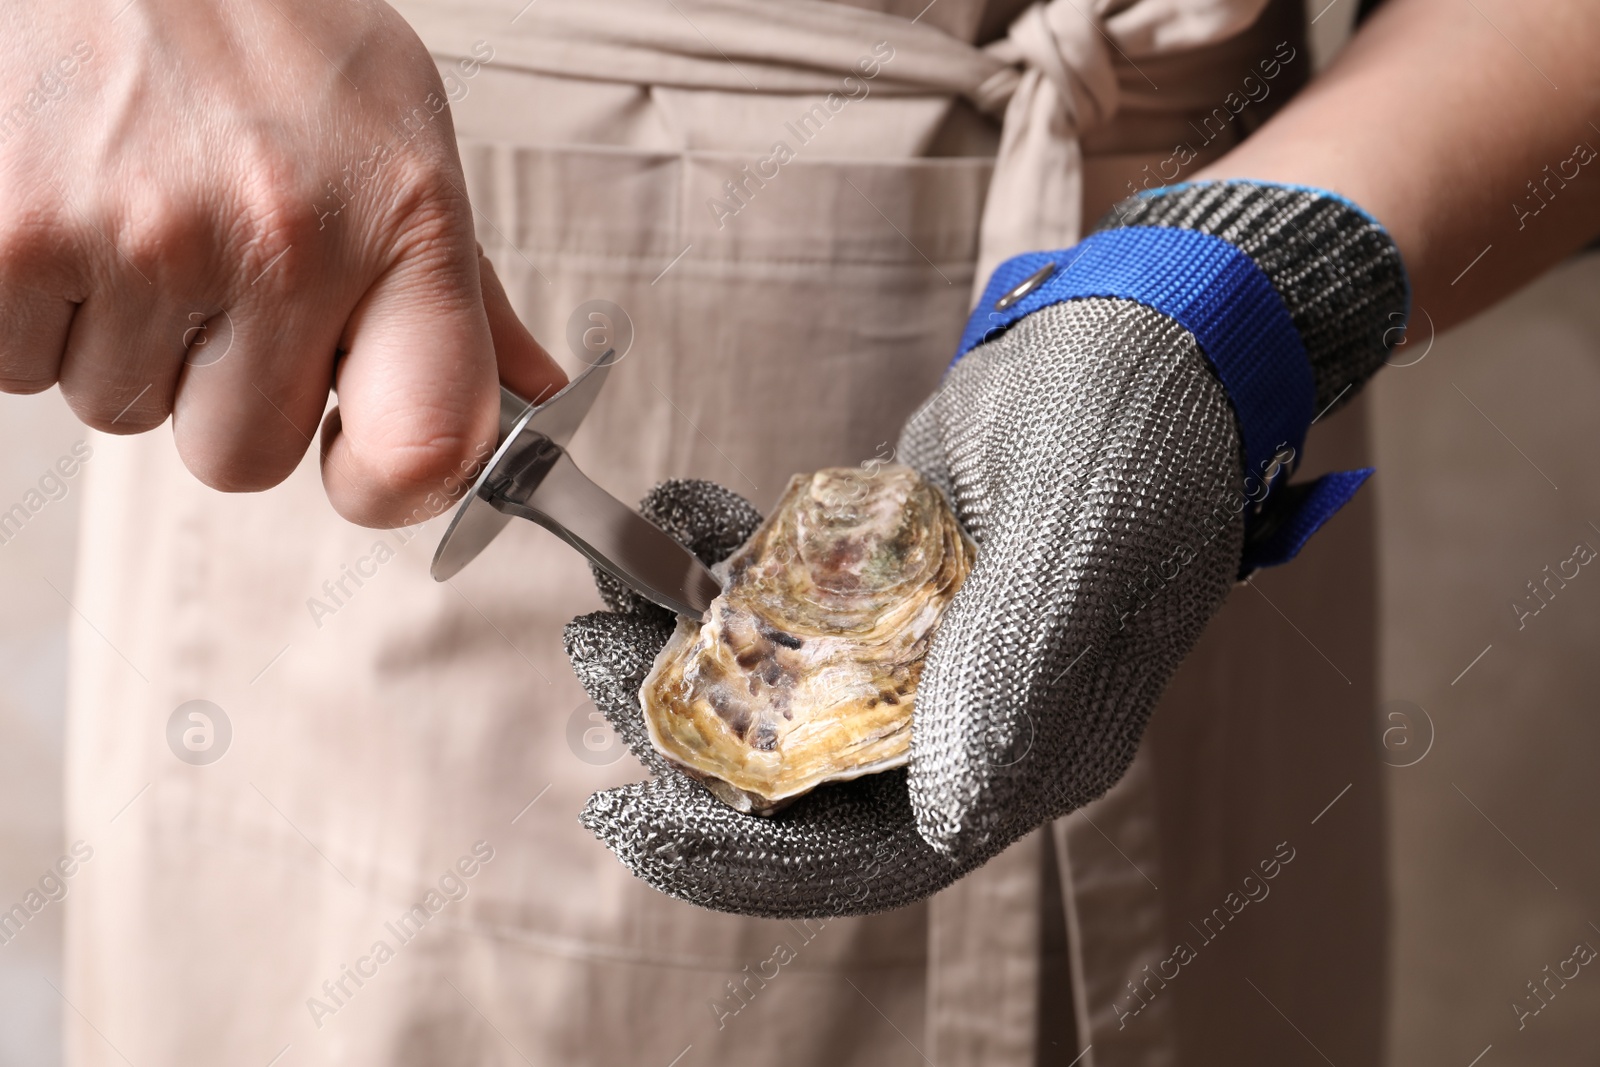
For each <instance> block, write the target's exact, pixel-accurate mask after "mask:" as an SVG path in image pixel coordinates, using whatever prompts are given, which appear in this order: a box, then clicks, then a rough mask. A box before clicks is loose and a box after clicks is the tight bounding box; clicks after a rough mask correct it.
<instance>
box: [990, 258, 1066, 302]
mask: <svg viewBox="0 0 1600 1067" xmlns="http://www.w3.org/2000/svg"><path fill="white" fill-rule="evenodd" d="M1055 272H1056V264H1055V261H1054V260H1051V261H1050V262H1049V263H1046V264H1045V265H1044V266H1042V267H1040V268H1039V269H1038V270H1036V271H1034V272H1033V273H1032V274H1030V275H1028V276H1027V277H1026V278H1024V279H1022V281H1021V282H1019V283H1018V284H1017V285H1016V286H1014V287H1012V288H1011V289H1009V290H1007V291H1006V293H1005V294H1004V295H1003V296H1001V297H1000V299H999V300H996V301H995V302H994V309H995V310H996V311H1004V310H1005V309H1006V308H1008V307H1010V306H1011V305H1012V304H1015V303H1016V302H1017V301H1018V300H1021V299H1022V298H1023V297H1025V296H1027V295H1028V294H1029V293H1031V292H1033V291H1034V290H1035V289H1037V288H1039V286H1041V285H1043V284H1044V280H1045V279H1046V278H1048V277H1050V275H1052V274H1054V273H1055Z"/></svg>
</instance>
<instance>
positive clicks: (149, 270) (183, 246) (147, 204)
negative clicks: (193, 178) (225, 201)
mask: <svg viewBox="0 0 1600 1067" xmlns="http://www.w3.org/2000/svg"><path fill="white" fill-rule="evenodd" d="M195 203H196V201H186V200H185V198H182V197H179V196H177V195H173V194H172V193H169V192H162V191H157V190H155V189H146V190H143V191H142V192H141V193H139V194H136V195H133V196H130V198H129V200H128V203H127V204H126V205H125V207H124V210H123V218H122V224H121V225H120V226H119V227H118V231H117V234H116V254H114V255H111V256H110V258H109V259H108V260H107V265H108V266H109V267H110V269H112V270H113V271H117V272H119V273H120V272H121V270H122V268H123V267H124V265H125V264H126V265H128V266H131V267H133V269H134V270H136V271H137V272H138V273H139V275H140V276H142V277H143V278H144V279H145V281H146V282H149V283H151V284H154V281H153V280H154V279H156V278H158V277H164V276H170V275H171V274H172V269H173V268H174V267H175V266H177V265H179V264H182V263H185V262H191V261H192V260H193V259H194V256H195V254H196V252H197V250H201V249H204V248H205V247H206V230H207V227H206V226H205V224H204V223H203V222H202V220H201V218H200V214H199V212H198V210H197V209H196V207H195Z"/></svg>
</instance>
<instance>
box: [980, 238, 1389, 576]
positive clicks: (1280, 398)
mask: <svg viewBox="0 0 1600 1067" xmlns="http://www.w3.org/2000/svg"><path fill="white" fill-rule="evenodd" d="M1088 297H1106V298H1111V299H1122V300H1132V301H1135V302H1136V303H1139V304H1143V305H1145V306H1146V307H1149V308H1151V309H1153V310H1155V311H1159V312H1161V313H1162V314H1163V315H1166V316H1167V317H1169V318H1171V319H1173V320H1174V321H1176V322H1177V323H1178V324H1179V325H1181V326H1182V327H1184V328H1185V329H1187V330H1188V331H1189V332H1190V333H1192V334H1194V337H1195V340H1196V341H1198V342H1199V345H1200V350H1201V351H1202V352H1203V353H1204V354H1205V356H1206V358H1207V359H1208V360H1209V361H1210V363H1211V365H1212V367H1213V368H1214V369H1215V370H1216V373H1217V377H1218V378H1219V379H1220V380H1221V381H1222V386H1223V388H1224V389H1225V390H1226V391H1227V394H1228V397H1229V399H1230V400H1231V401H1232V403H1233V409H1234V413H1235V415H1236V416H1237V418H1238V425H1239V435H1240V438H1241V443H1242V445H1243V450H1244V463H1245V485H1244V489H1245V497H1246V499H1245V500H1244V501H1242V502H1241V504H1242V506H1243V507H1244V508H1245V509H1246V511H1245V550H1244V558H1243V560H1242V561H1241V563H1240V576H1241V577H1243V576H1246V575H1248V574H1249V573H1251V572H1252V571H1254V570H1255V569H1256V568H1258V567H1266V566H1273V565H1275V564H1279V563H1286V562H1288V561H1289V560H1290V559H1292V558H1294V556H1295V555H1296V554H1297V553H1298V552H1299V551H1300V548H1301V547H1302V546H1303V545H1304V544H1305V543H1306V541H1307V540H1309V539H1310V537H1311V535H1312V534H1314V533H1315V532H1316V531H1317V530H1318V529H1319V528H1320V527H1321V526H1322V524H1323V523H1324V522H1326V521H1327V520H1328V519H1329V518H1330V517H1331V516H1332V515H1333V513H1334V512H1335V511H1337V510H1338V509H1339V508H1340V507H1342V506H1343V505H1344V504H1345V503H1346V502H1348V501H1349V499H1350V498H1351V497H1352V496H1353V495H1354V494H1355V492H1356V490H1357V489H1358V488H1359V487H1360V486H1361V483H1362V482H1364V481H1365V480H1366V478H1367V477H1368V476H1369V475H1370V474H1371V473H1372V471H1371V470H1370V469H1367V470H1365V471H1357V472H1346V473H1342V474H1339V475H1328V476H1325V477H1323V478H1321V479H1318V480H1317V481H1316V482H1313V483H1311V484H1310V485H1309V486H1296V487H1294V490H1295V491H1292V492H1285V491H1283V490H1282V489H1281V488H1279V486H1280V485H1281V484H1282V483H1284V482H1287V481H1288V476H1289V473H1290V472H1291V471H1292V470H1293V468H1294V466H1295V465H1296V464H1297V463H1298V462H1299V459H1300V456H1301V452H1302V450H1303V449H1304V446H1305V435H1306V430H1307V429H1308V428H1309V426H1310V424H1311V421H1312V418H1313V416H1314V414H1315V413H1314V412H1313V410H1312V409H1313V407H1314V406H1315V404H1316V383H1315V380H1314V379H1313V377H1312V373H1311V363H1310V360H1309V359H1308V358H1307V356H1306V351H1305V346H1304V345H1303V344H1302V343H1301V340H1300V335H1299V333H1298V332H1297V331H1296V330H1295V326H1294V321H1293V320H1292V319H1291V318H1290V316H1289V309H1288V308H1287V307H1286V306H1285V305H1284V302H1283V298H1282V297H1280V296H1279V295H1278V291H1277V290H1276V289H1275V288H1273V285H1272V281H1271V279H1269V278H1268V277H1267V275H1266V274H1265V273H1264V272H1263V271H1262V270H1261V268H1260V267H1258V266H1257V265H1256V263H1255V261H1254V260H1252V259H1251V258H1250V257H1249V256H1248V255H1246V254H1245V253H1243V252H1241V251H1240V250H1239V249H1237V248H1235V247H1234V246H1233V245H1231V244H1229V243H1228V242H1226V241H1224V240H1222V239H1221V238H1219V237H1214V236H1212V235H1211V234H1207V233H1201V232H1199V231H1198V230H1183V229H1176V228H1169V227H1162V226H1130V227H1125V228H1122V229H1114V230H1105V231H1102V232H1100V233H1096V234H1092V235H1091V236H1089V237H1087V238H1085V239H1084V240H1083V241H1082V242H1080V243H1079V244H1078V245H1076V246H1075V247H1073V248H1070V249H1064V250H1061V251H1057V252H1029V253H1027V254H1025V255H1021V256H1017V257H1015V258H1013V259H1009V260H1007V261H1006V262H1004V263H1002V264H1001V265H1000V267H999V268H998V269H997V270H996V271H995V273H994V275H993V277H991V278H990V279H989V284H988V286H987V287H986V288H985V289H984V294H983V298H982V299H981V300H980V301H979V302H978V307H977V309H976V310H975V311H973V313H972V316H971V318H969V319H968V320H967V327H966V330H965V331H964V332H963V333H962V336H961V345H960V348H959V349H958V350H957V353H956V360H959V359H960V358H961V357H962V356H964V355H966V354H967V353H968V352H969V351H971V350H972V349H973V348H976V347H977V346H978V345H980V344H983V343H985V342H986V341H991V340H993V339H994V338H996V337H998V336H1000V334H1002V333H1004V332H1005V331H1006V330H1007V329H1009V328H1010V327H1011V325H1012V324H1014V323H1015V322H1017V321H1018V320H1020V319H1021V318H1023V317H1024V316H1026V315H1029V314H1031V313H1033V312H1035V311H1038V310H1039V309H1040V308H1044V307H1049V306H1050V305H1052V304H1059V303H1062V302H1064V301H1068V300H1081V299H1084V298H1088ZM953 365H954V361H952V366H953Z"/></svg>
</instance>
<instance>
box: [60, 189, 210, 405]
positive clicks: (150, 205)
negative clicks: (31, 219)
mask: <svg viewBox="0 0 1600 1067" xmlns="http://www.w3.org/2000/svg"><path fill="white" fill-rule="evenodd" d="M190 200H195V201H196V203H191V202H189V201H190ZM196 204H197V198H184V197H180V196H171V197H165V196H163V197H151V198H147V199H146V200H144V201H143V202H141V203H138V204H137V205H134V206H124V207H123V208H122V209H121V210H119V211H117V212H106V211H99V210H98V209H96V208H94V207H92V206H84V207H79V208H76V209H74V210H75V213H77V215H78V217H80V218H82V219H83V220H84V222H85V224H86V225H87V226H89V227H90V228H92V229H93V230H94V231H95V232H96V235H97V237H98V238H99V242H98V243H97V244H96V243H91V244H90V245H89V249H90V258H89V265H88V268H87V277H86V278H85V284H86V287H87V293H86V296H85V298H84V299H83V301H82V302H81V303H80V304H79V306H78V309H77V311H76V313H75V314H74V315H73V317H72V325H71V327H70V329H69V330H68V333H67V339H66V344H65V346H64V350H63V352H62V356H61V369H60V382H61V394H62V396H63V397H65V398H66V401H67V404H68V406H70V407H71V408H72V411H73V413H74V414H76V415H77V416H78V418H80V419H81V420H83V422H85V423H86V424H88V425H89V426H92V427H94V428H95V429H98V430H103V431H106V432H108V433H140V432H143V431H145V430H148V429H151V428H152V427H155V426H159V425H160V424H161V423H162V422H163V421H165V419H166V417H167V415H168V414H169V413H170V412H171V410H172V399H173V395H174V393H175V392H176V386H177V381H178V373H179V370H180V369H181V368H182V366H183V359H184V354H185V347H186V342H187V340H188V339H189V337H190V336H191V328H192V327H193V326H194V325H195V323H194V322H193V321H192V320H190V319H189V318H188V315H189V313H190V312H191V311H193V310H194V308H195V307H196V306H206V305H210V306H211V307H213V308H214V307H215V303H214V301H215V300H216V297H217V293H216V291H215V289H214V283H213V282H212V281H210V280H209V279H207V277H206V274H205V269H204V265H202V264H199V263H197V262H196V261H195V260H194V259H192V258H190V257H188V256H186V255H182V254H174V250H175V249H193V248H205V247H209V246H210V244H211V242H210V240H209V236H210V229H209V226H208V224H207V223H206V221H205V219H204V218H203V217H202V215H201V212H200V209H199V207H198V206H196Z"/></svg>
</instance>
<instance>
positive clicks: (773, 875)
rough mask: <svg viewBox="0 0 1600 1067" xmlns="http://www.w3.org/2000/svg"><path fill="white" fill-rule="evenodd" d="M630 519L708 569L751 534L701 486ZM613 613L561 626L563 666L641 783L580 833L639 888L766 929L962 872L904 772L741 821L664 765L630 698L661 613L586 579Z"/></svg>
mask: <svg viewBox="0 0 1600 1067" xmlns="http://www.w3.org/2000/svg"><path fill="white" fill-rule="evenodd" d="M640 511H641V512H643V514H644V515H645V516H646V517H647V518H649V519H650V520H651V521H652V522H654V523H656V524H657V525H658V526H660V527H662V528H663V529H664V530H666V531H667V532H668V533H670V534H672V535H673V536H674V537H676V538H677V539H678V540H679V541H680V542H681V543H682V544H684V545H685V546H687V547H688V548H689V549H690V550H691V551H693V552H694V553H695V554H696V555H697V556H699V557H700V559H701V561H702V562H704V563H706V564H707V565H710V564H714V563H717V562H719V561H720V560H722V559H723V558H725V557H727V556H728V555H730V554H731V553H732V552H733V550H734V549H735V548H737V547H739V545H740V544H742V543H743V542H744V541H745V540H746V539H747V538H748V537H749V536H750V534H751V533H752V532H753V531H754V530H755V528H756V526H757V525H758V524H759V523H760V521H761V516H760V515H759V514H757V513H756V510H755V509H754V508H753V507H751V506H750V505H749V504H748V503H746V502H745V501H744V500H743V499H741V498H740V497H739V496H737V495H736V494H734V493H732V492H731V491H729V490H727V489H724V488H722V487H721V486H719V485H715V484H713V483H711V482H694V481H684V482H666V483H663V484H662V485H659V486H657V487H656V488H655V489H654V490H652V491H651V492H650V494H649V495H648V496H647V497H646V498H645V500H644V503H643V504H642V505H641V507H640ZM596 580H597V582H598V584H599V586H600V592H601V597H602V598H603V599H604V600H605V601H606V603H607V605H609V606H610V607H611V608H612V610H611V611H599V612H595V613H593V614H590V615H584V616H582V617H581V618H577V619H574V620H573V621H572V622H571V623H569V624H568V626H567V631H566V648H567V655H568V656H569V657H571V659H572V665H573V668H574V669H575V670H576V671H577V674H578V678H579V680H581V681H582V682H583V685H584V688H585V689H587V690H588V692H589V696H590V698H591V699H592V700H593V701H594V703H595V706H596V707H597V708H599V709H600V710H601V711H602V712H603V713H604V714H605V716H606V718H607V719H608V720H610V722H611V724H612V726H613V727H615V728H616V730H617V733H618V734H619V735H620V736H621V737H622V740H623V741H624V742H625V743H626V744H627V746H628V748H629V749H630V750H631V751H632V752H633V754H634V755H635V756H637V757H638V758H639V761H640V762H642V763H643V764H644V765H645V766H646V767H648V768H649V769H650V771H651V773H652V774H653V775H654V777H653V778H651V779H650V780H648V781H644V782H638V783H635V784H633V785H627V786H622V787H621V788H618V789H608V790H605V791H603V792H600V793H596V794H595V795H594V796H593V797H592V798H591V799H590V800H589V803H588V805H587V806H586V807H585V808H584V810H583V815H582V821H583V824H584V825H585V826H586V827H588V828H589V829H590V830H591V831H593V832H594V834H595V835H596V836H597V837H599V838H600V839H601V840H602V841H604V842H605V843H606V845H607V846H609V847H610V848H611V850H612V851H613V852H615V853H616V854H617V857H618V858H619V859H621V860H622V862H623V863H624V864H626V865H627V867H628V869H629V870H631V871H633V873H634V874H636V875H638V876H639V877H640V878H642V879H643V880H644V881H646V882H648V883H649V884H650V885H652V886H654V887H656V888H657V889H659V890H661V891H662V892H664V893H670V894H671V895H673V896H675V897H678V898H679V899H681V900H687V901H690V902H691V903H694V904H699V905H701V906H703V907H707V908H714V909H717V910H719V911H732V912H738V913H742V914H746V915H763V916H767V917H770V918H806V917H812V916H823V915H857V914H864V913H866V912H871V911H881V910H883V909H885V908H892V907H898V906H900V905H903V904H909V903H911V902H913V901H916V900H920V899H922V898H923V897H925V896H927V895H929V894H930V893H933V892H936V891H938V890H939V889H942V888H944V887H945V886H946V885H949V884H950V883H951V882H952V881H954V880H955V879H956V878H957V877H958V876H959V875H961V874H963V873H965V870H966V869H968V868H966V867H962V866H960V865H958V864H955V863H952V862H950V861H949V860H947V859H945V858H944V857H942V856H939V855H938V854H937V853H935V852H934V851H933V849H931V848H930V847H929V846H928V844H927V842H926V841H924V840H923V839H922V837H921V836H920V835H919V834H918V833H917V830H916V823H915V821H914V819H913V817H912V813H911V804H910V800H909V797H908V796H907V794H906V773H905V771H904V770H896V771H889V772H886V773H883V774H873V775H868V776H866V777H864V778H857V779H855V780H854V781H849V782H836V783H832V784H829V785H827V786H824V787H823V788H821V789H819V790H817V791H816V792H814V793H811V794H808V795H807V796H804V797H801V798H800V799H799V800H797V801H795V802H794V803H793V804H792V805H790V806H789V807H787V808H785V809H784V810H783V811H781V812H779V813H778V814H777V815H774V816H771V817H767V818H763V817H759V816H754V815H743V814H740V813H739V812H737V811H734V810H733V809H732V808H730V807H728V806H727V805H726V804H724V803H723V802H722V801H720V800H717V799H716V798H715V797H713V796H712V795H711V794H710V793H709V792H708V791H707V790H706V788H705V787H704V786H702V785H701V784H700V783H698V782H695V781H693V780H691V779H690V778H689V777H688V776H686V775H684V774H683V773H682V772H681V771H678V770H677V769H675V768H673V767H671V766H669V765H668V764H667V763H666V761H665V760H663V759H662V758H661V756H660V755H658V754H657V753H656V751H655V749H654V748H653V747H651V744H650V739H649V737H648V735H647V734H646V731H645V726H644V716H643V712H642V711H641V710H640V707H639V688H640V686H642V685H643V684H644V677H645V675H646V674H648V673H649V671H650V667H651V664H652V663H653V662H654V661H655V658H656V656H657V654H659V653H660V651H661V649H662V647H663V646H664V645H665V644H666V643H667V638H668V637H669V636H670V635H671V633H672V630H673V626H674V622H673V618H672V616H671V615H670V614H669V613H668V612H666V611H665V610H663V609H661V608H658V607H656V606H655V605H654V604H650V603H648V602H646V601H644V600H643V599H642V598H640V597H639V596H637V595H636V594H633V593H631V592H629V591H627V590H626V589H625V588H624V587H622V586H621V585H620V583H617V582H616V581H615V580H614V579H611V578H609V577H607V576H605V575H601V574H597V576H596Z"/></svg>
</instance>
